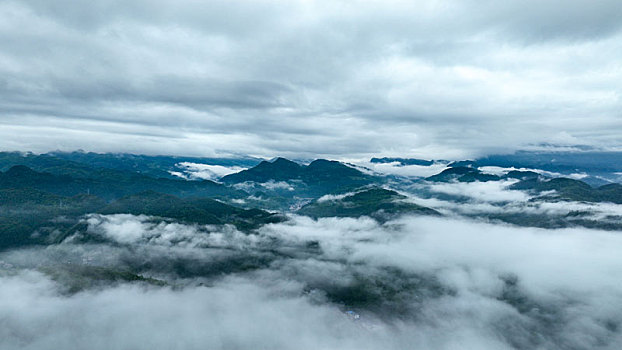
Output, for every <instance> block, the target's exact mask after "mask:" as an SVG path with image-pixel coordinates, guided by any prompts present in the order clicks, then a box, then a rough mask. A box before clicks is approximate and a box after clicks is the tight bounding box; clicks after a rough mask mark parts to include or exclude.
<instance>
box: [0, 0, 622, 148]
mask: <svg viewBox="0 0 622 350" xmlns="http://www.w3.org/2000/svg"><path fill="white" fill-rule="evenodd" d="M0 13H1V14H2V16H3V18H5V19H6V21H4V23H3V24H2V25H0V45H2V47H3V50H2V53H0V63H1V65H0V67H1V68H0V93H1V94H0V96H2V97H0V114H1V115H2V117H1V119H0V123H2V140H3V141H2V143H1V144H0V147H2V148H4V149H21V150H24V149H29V150H35V151H46V150H50V149H55V148H60V149H66V150H71V149H76V148H83V149H88V150H96V151H119V150H121V151H123V150H125V151H137V152H146V153H186V154H188V153H191V154H196V155H214V154H230V153H248V154H254V155H262V156H271V155H275V154H280V155H290V156H303V157H309V156H315V155H322V156H331V157H363V156H368V155H370V154H409V155H415V156H425V155H433V156H437V157H465V156H472V155H477V154H482V153H486V152H491V151H504V150H511V149H513V148H517V147H521V146H524V145H527V144H533V143H540V142H549V143H559V144H589V145H594V146H597V147H606V148H616V147H617V148H619V147H620V146H621V145H620V143H619V138H618V137H617V134H616V133H615V131H616V130H618V129H620V128H621V127H622V125H621V124H620V123H621V122H620V120H622V118H621V116H620V112H619V111H620V110H621V108H620V107H621V105H620V93H621V91H620V84H619V81H621V80H622V77H621V76H620V72H621V70H620V63H619V60H618V59H617V58H618V57H620V56H621V55H622V51H621V50H622V48H621V47H620V45H619V44H618V43H619V42H620V40H621V38H622V33H621V32H620V21H619V18H620V16H621V15H622V5H620V3H619V1H615V0H611V1H608V0H602V1H597V2H594V1H579V0H575V1H570V2H568V1H552V0H551V1H529V2H524V1H512V2H504V3H503V4H501V3H498V2H494V1H483V2H482V1H471V2H463V1H460V2H458V1H444V2H435V3H426V2H403V1H392V2H388V3H387V2H377V3H374V2H371V3H370V2H360V3H352V2H334V1H331V2H313V3H309V2H286V3H284V2H277V1H265V2H250V3H249V2H244V3H239V2H224V1H223V2H221V1H210V2H201V3H199V2H188V3H183V4H180V3H179V2H173V1H164V0H162V1H157V2H144V1H137V2H132V3H126V2H121V1H92V2H89V3H88V4H75V3H73V2H58V1H55V2H49V1H3V2H2V3H1V4H0ZM25 24H27V25H25ZM120 129H127V132H122V131H119V130H120ZM50 130H53V132H50ZM146 130H148V131H146ZM75 131H83V133H78V132H75ZM145 132H147V133H148V135H145ZM94 134H96V135H97V137H93V135H94ZM168 134H174V136H169V135H168ZM26 136H27V137H26ZM128 144H129V145H133V146H123V147H121V146H120V145H128Z"/></svg>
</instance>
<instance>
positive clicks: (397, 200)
mask: <svg viewBox="0 0 622 350" xmlns="http://www.w3.org/2000/svg"><path fill="white" fill-rule="evenodd" d="M404 199H406V197H405V196H403V195H400V194H399V193H397V192H395V191H392V190H386V189H383V188H371V189H367V190H363V191H361V192H357V193H354V194H352V195H348V196H346V197H344V198H341V199H335V200H330V199H329V200H323V201H318V200H316V201H314V202H312V203H310V204H308V205H305V206H304V207H302V208H301V209H300V210H298V214H302V215H308V216H311V217H314V218H318V217H331V216H337V217H359V216H370V217H373V218H375V219H378V220H380V221H385V220H387V219H389V218H391V217H394V216H397V215H400V214H407V213H408V214H422V215H440V214H439V213H438V212H437V211H436V210H433V209H430V208H426V207H422V206H419V205H417V204H414V203H408V202H405V201H404Z"/></svg>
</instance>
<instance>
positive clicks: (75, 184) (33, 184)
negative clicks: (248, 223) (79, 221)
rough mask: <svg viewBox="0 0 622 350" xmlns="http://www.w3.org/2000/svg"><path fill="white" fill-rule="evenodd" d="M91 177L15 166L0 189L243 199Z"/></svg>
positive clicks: (187, 184)
mask: <svg viewBox="0 0 622 350" xmlns="http://www.w3.org/2000/svg"><path fill="white" fill-rule="evenodd" d="M92 175H93V177H83V176H84V173H83V174H82V175H81V176H79V177H75V178H74V177H71V176H69V175H54V174H51V173H46V172H38V171H34V170H32V169H30V168H28V167H27V166H24V165H16V166H13V167H11V168H10V169H9V170H7V171H6V172H5V173H0V188H33V189H37V190H40V191H46V192H50V193H54V194H57V195H61V196H75V195H78V194H81V193H90V194H94V195H96V196H99V197H101V198H104V199H108V200H111V199H115V198H120V197H123V196H126V195H129V194H133V193H137V192H141V191H146V190H153V191H157V192H163V193H168V194H172V195H177V196H182V197H189V196H216V197H228V198H240V197H245V196H246V193H244V192H243V191H240V190H235V189H232V188H229V187H227V186H224V185H222V184H218V183H215V182H213V181H209V180H202V181H186V180H181V179H180V180H173V179H164V178H152V177H149V176H145V175H140V174H135V173H128V172H122V171H110V170H106V171H104V172H101V173H97V174H92Z"/></svg>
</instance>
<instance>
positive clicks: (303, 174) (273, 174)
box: [220, 158, 379, 197]
mask: <svg viewBox="0 0 622 350" xmlns="http://www.w3.org/2000/svg"><path fill="white" fill-rule="evenodd" d="M220 180H221V181H222V182H223V183H226V184H242V183H246V182H253V183H266V182H269V181H274V182H289V183H291V184H292V190H291V191H290V192H291V193H290V194H291V195H299V196H310V197H314V196H315V197H319V196H322V195H324V194H328V193H336V192H347V191H350V190H353V189H355V188H358V187H361V186H365V185H369V184H371V183H374V182H377V181H379V180H378V179H377V178H375V177H373V176H370V175H367V174H364V173H363V172H361V171H359V170H357V169H355V168H353V167H350V166H348V165H345V164H343V163H340V162H337V161H331V160H325V159H317V160H314V161H313V162H311V163H310V164H309V165H306V166H305V165H300V164H298V163H295V162H292V161H290V160H287V159H285V158H277V159H276V160H274V161H273V162H267V161H263V162H261V163H260V164H258V165H257V166H255V167H253V168H250V169H247V170H243V171H240V172H239V173H235V174H230V175H227V176H225V177H223V178H221V179H220Z"/></svg>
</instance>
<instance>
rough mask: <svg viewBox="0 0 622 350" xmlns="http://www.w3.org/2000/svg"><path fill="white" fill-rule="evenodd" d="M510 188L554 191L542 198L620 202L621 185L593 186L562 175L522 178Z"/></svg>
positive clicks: (621, 195) (621, 197) (621, 194)
mask: <svg viewBox="0 0 622 350" xmlns="http://www.w3.org/2000/svg"><path fill="white" fill-rule="evenodd" d="M511 188H512V189H515V190H527V191H530V192H532V193H535V194H542V193H543V192H547V191H554V193H552V194H548V195H546V196H545V197H544V198H543V199H547V198H548V199H555V200H558V199H561V200H570V201H584V202H611V203H617V204H622V185H620V184H609V185H603V186H600V187H597V188H594V187H592V186H590V185H588V184H586V183H585V182H583V181H579V180H574V179H568V178H563V177H562V178H555V179H549V180H541V179H528V180H523V181H521V182H519V183H516V184H514V185H513V186H511Z"/></svg>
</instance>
